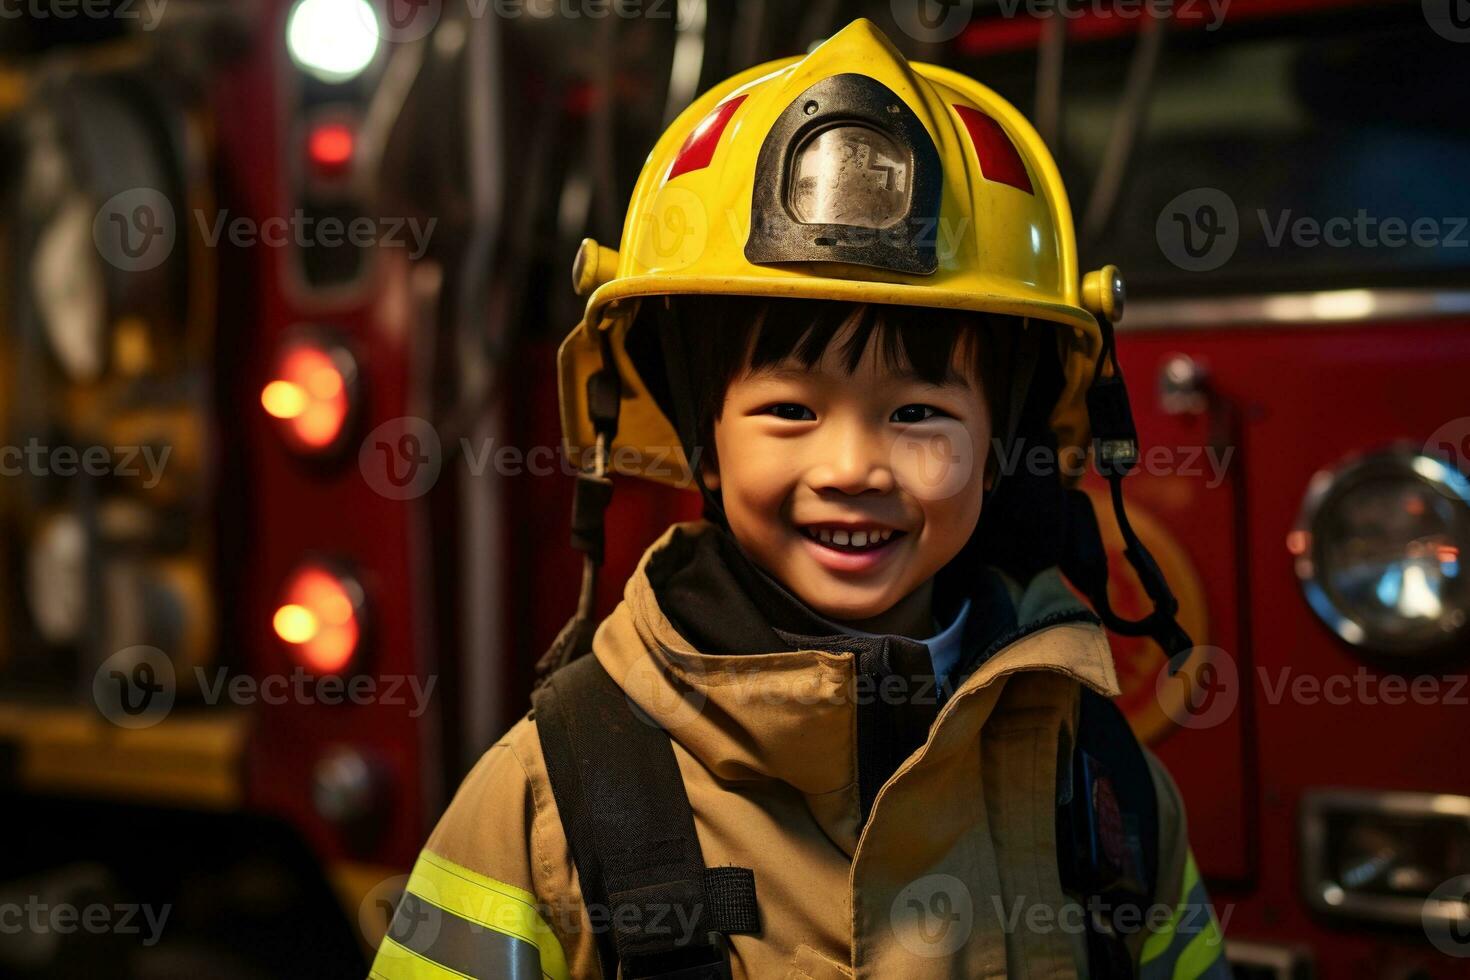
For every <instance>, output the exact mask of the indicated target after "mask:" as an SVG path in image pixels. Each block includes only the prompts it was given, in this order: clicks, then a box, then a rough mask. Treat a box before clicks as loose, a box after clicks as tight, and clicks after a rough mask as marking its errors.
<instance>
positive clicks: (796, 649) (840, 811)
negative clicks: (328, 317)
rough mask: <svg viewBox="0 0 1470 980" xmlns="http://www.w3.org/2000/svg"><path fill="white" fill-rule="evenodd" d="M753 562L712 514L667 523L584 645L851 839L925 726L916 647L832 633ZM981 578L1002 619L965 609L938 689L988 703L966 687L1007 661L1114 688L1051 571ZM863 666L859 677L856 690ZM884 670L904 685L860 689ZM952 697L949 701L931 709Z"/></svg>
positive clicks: (920, 649) (627, 682)
mask: <svg viewBox="0 0 1470 980" xmlns="http://www.w3.org/2000/svg"><path fill="white" fill-rule="evenodd" d="M721 539H724V540H723V541H722V540H721ZM731 548H734V552H735V554H734V556H733V558H734V560H732V561H719V562H712V561H710V557H711V556H712V555H714V556H717V557H718V556H723V557H725V558H730V557H731V551H730V549H731ZM753 574H754V575H758V576H763V575H764V573H760V572H759V570H758V569H756V568H755V567H754V566H753V565H750V564H749V563H748V562H747V561H745V560H743V556H740V555H739V554H738V548H735V547H734V545H733V542H732V541H729V540H728V537H727V536H726V535H725V534H724V533H723V532H720V531H719V530H718V529H717V528H716V527H715V526H714V525H711V524H709V523H708V522H705V521H693V522H688V523H682V524H675V525H674V526H672V527H671V528H669V530H668V531H666V532H665V533H664V535H663V536H662V537H661V538H660V539H659V540H658V541H657V542H655V543H654V544H653V546H652V547H650V548H649V549H648V551H646V552H645V553H644V555H643V558H642V560H641V561H640V562H639V564H638V568H637V570H636V571H635V572H634V574H633V575H632V577H631V578H630V579H629V580H628V583H627V586H626V588H625V590H624V600H623V602H622V603H620V604H619V605H618V607H617V608H616V609H615V610H614V612H613V613H612V615H611V616H609V617H608V619H606V620H605V621H604V622H603V623H602V625H601V626H600V627H599V628H598V631H597V635H596V638H595V640H594V643H593V650H594V653H595V654H596V656H597V657H598V659H599V660H600V661H601V662H602V664H603V666H604V667H605V668H606V669H607V671H608V673H609V674H610V675H611V676H612V678H613V679H614V680H615V681H616V682H617V683H618V684H619V685H620V686H621V687H622V688H623V690H624V691H625V692H626V693H627V694H628V696H629V698H630V699H632V700H633V701H634V702H636V703H637V704H638V706H639V707H640V708H642V709H643V710H644V711H645V712H646V713H647V714H648V715H649V716H650V717H651V718H652V720H654V721H655V722H657V723H658V724H659V725H660V726H662V727H664V728H665V729H667V730H668V731H669V733H670V735H671V737H672V738H673V739H674V740H675V741H677V742H678V743H679V744H680V745H681V746H682V747H683V748H684V749H686V750H687V751H688V752H689V753H690V754H691V755H693V756H694V757H695V759H696V760H698V762H699V763H700V764H701V765H702V766H704V767H705V768H706V769H707V770H709V771H710V773H711V774H712V775H713V776H714V777H715V778H717V779H719V780H723V781H747V780H755V779H771V778H774V779H778V780H781V781H782V782H785V783H787V784H789V785H791V786H793V787H795V788H796V789H797V790H799V791H800V792H801V793H802V794H803V795H804V796H806V798H807V801H808V804H809V806H811V808H812V810H813V812H814V813H815V814H816V815H817V817H818V819H819V820H820V821H821V822H822V823H823V825H824V827H825V828H826V829H827V830H828V832H829V833H834V834H835V836H834V839H839V838H842V839H848V840H850V841H852V842H855V840H856V832H857V829H858V828H859V827H860V826H861V824H862V822H863V820H864V819H865V817H866V812H867V809H868V805H869V804H870V803H871V801H872V798H873V795H874V793H875V792H876V789H877V788H878V787H879V786H881V784H882V782H883V781H885V780H886V779H887V778H888V776H889V775H891V774H892V772H893V771H894V769H896V768H897V766H898V764H900V763H901V762H902V761H903V759H904V758H905V757H907V756H908V755H910V754H911V753H912V752H913V751H914V750H915V749H917V748H918V747H920V746H922V745H923V744H924V743H925V741H926V740H928V739H929V736H930V735H931V733H932V729H933V727H934V726H933V722H934V720H935V718H936V716H937V715H938V711H939V708H938V699H937V698H936V697H935V696H934V693H933V690H932V670H931V669H930V668H929V664H928V651H927V649H926V648H925V647H924V646H923V644H920V643H918V642H916V641H912V640H905V639H904V638H902V637H875V638H867V637H858V636H851V635H847V634H843V633H841V632H840V630H839V629H838V628H836V627H835V624H832V623H831V622H830V621H827V620H824V619H822V617H820V616H818V615H817V614H816V613H815V612H814V611H812V610H810V609H809V608H807V607H806V606H805V605H804V604H803V603H800V601H799V600H797V599H795V597H794V596H791V595H790V593H789V592H786V591H785V590H784V589H781V588H780V586H779V583H775V582H774V580H771V579H769V577H765V581H764V582H762V581H760V579H759V578H752V575H753ZM996 580H997V581H998V582H1000V583H1001V584H1002V586H1003V593H1004V595H1005V597H1006V604H1007V605H1008V606H1009V607H1010V608H1011V609H1012V610H1013V613H1014V615H1015V616H1016V619H1015V620H1014V623H1012V622H1011V621H1010V620H1002V621H1001V627H1000V628H998V627H997V626H996V623H997V620H996V619H995V618H994V617H993V616H991V615H987V614H986V613H985V612H984V611H982V610H979V609H976V608H972V609H971V613H970V619H969V621H968V622H967V634H970V635H968V636H967V639H970V640H973V654H972V656H971V658H970V663H969V664H968V668H967V671H966V672H965V673H964V674H963V680H961V681H960V682H959V683H958V689H957V691H956V693H955V695H954V698H953V699H952V700H955V701H958V700H962V699H963V700H965V701H968V702H972V703H974V704H989V705H990V706H992V707H993V705H994V700H993V699H986V698H978V699H977V698H967V697H966V694H967V692H973V691H974V690H976V689H978V688H982V687H984V686H986V685H988V684H990V683H991V682H992V681H994V680H995V679H996V678H998V677H1001V676H1004V675H1005V674H1009V673H1011V672H1013V671H1015V670H1053V671H1058V672H1061V673H1064V674H1067V675H1069V676H1071V677H1073V678H1075V679H1076V680H1078V681H1080V682H1082V683H1085V684H1088V685H1089V686H1091V687H1093V688H1094V689H1096V690H1098V691H1099V692H1100V693H1103V694H1105V695H1115V694H1117V693H1118V683H1117V676H1116V673H1115V671H1114V669H1113V663H1112V658H1111V656H1110V655H1109V654H1108V650H1107V642H1106V639H1105V638H1104V636H1103V634H1102V630H1101V628H1100V627H1099V626H1097V624H1096V620H1095V618H1094V617H1091V616H1090V614H1087V613H1085V611H1084V610H1082V608H1081V606H1080V605H1079V604H1078V603H1077V602H1076V600H1075V599H1073V598H1071V594H1070V592H1069V591H1068V590H1067V588H1066V586H1065V585H1064V584H1062V581H1061V578H1060V576H1059V575H1058V574H1056V573H1055V571H1051V572H1046V573H1042V574H1041V575H1038V576H1037V577H1036V579H1034V580H1033V581H1032V582H1031V583H1030V584H1029V585H1028V586H1027V588H1026V589H1025V590H1020V589H1018V588H1016V587H1015V585H1014V583H1009V582H1006V581H1005V580H1004V579H1003V578H1001V577H999V576H997V579H996ZM772 587H774V588H775V589H778V590H779V591H772ZM752 593H754V595H756V596H759V599H756V598H753V597H752ZM783 594H784V598H783ZM991 601H998V600H991ZM767 610H769V613H767V612H766V611H767ZM676 623H677V625H676ZM776 623H779V624H780V625H774V624H776ZM1007 625H1009V629H1006V628H1004V627H1005V626H1007ZM971 631H974V632H973V634H971ZM992 634H995V635H992ZM925 673H928V675H929V681H930V685H931V687H930V689H929V690H928V691H927V692H926V691H924V690H922V689H921V688H922V686H923V676H924V674H925ZM864 675H866V676H864ZM885 678H886V679H887V680H886V681H885ZM865 680H866V681H871V683H872V684H873V685H874V686H870V687H869V688H868V689H867V690H866V692H865V691H864V689H863V687H862V683H863V681H865ZM894 680H896V681H897V682H898V686H899V687H900V688H903V687H904V685H909V686H908V687H906V688H904V690H902V691H901V692H900V696H899V697H898V698H897V699H891V698H888V697H876V696H874V695H875V691H876V690H877V687H876V685H878V684H882V683H886V682H887V681H894ZM865 694H866V695H867V696H866V697H865V696H864V695H865ZM926 696H927V701H928V703H927V706H926V705H925V704H924V702H925V700H926ZM895 703H896V704H897V706H898V708H899V711H898V712H896V713H895V712H894V711H893V710H892V709H893V708H894V706H895ZM874 705H878V707H879V709H881V711H882V712H884V713H883V714H882V715H881V716H879V715H875V714H874V711H875V709H874V708H873V706H874ZM965 707H966V706H965V705H960V704H950V705H948V706H947V708H946V710H945V714H946V715H951V714H954V713H956V712H954V711H951V710H949V709H951V708H953V709H964V708H965ZM975 724H976V730H977V731H978V727H979V722H976V723H975ZM875 753H876V755H875ZM895 755H896V758H894V756H895ZM879 757H881V758H879ZM875 758H877V759H878V761H877V762H874V761H873V760H874V759H875ZM862 760H867V762H866V763H864V762H863V761H862ZM864 768H866V769H867V770H869V771H867V772H864V771H861V770H863V769H864ZM844 828H845V829H844Z"/></svg>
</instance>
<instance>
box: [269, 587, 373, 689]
mask: <svg viewBox="0 0 1470 980" xmlns="http://www.w3.org/2000/svg"><path fill="white" fill-rule="evenodd" d="M364 605H365V599H364V596H363V592H362V587H361V586H359V585H358V584H357V583H356V582H355V581H353V580H352V579H350V578H348V577H346V576H344V575H339V574H337V573H336V572H333V571H331V570H330V569H328V568H326V567H324V566H322V565H318V564H314V563H311V564H305V565H301V566H300V567H298V568H297V569H296V571H295V572H293V573H292V574H291V577H290V578H289V579H287V581H286V587H285V588H284V589H282V590H281V599H280V602H279V603H278V604H277V606H276V611H275V614H274V615H273V616H272V617H271V627H272V629H274V631H275V634H276V636H277V637H279V638H280V640H281V642H283V643H284V644H286V646H287V648H288V649H289V650H290V651H291V654H292V655H293V656H294V657H295V658H296V659H297V660H298V661H300V663H301V665H302V666H303V667H305V668H307V669H308V670H311V671H313V672H315V673H318V674H337V673H341V672H342V671H343V670H344V669H345V668H346V667H347V665H348V664H350V663H351V662H352V659H353V657H354V656H356V654H357V649H358V646H359V644H360V643H361V640H362V616H363V607H364Z"/></svg>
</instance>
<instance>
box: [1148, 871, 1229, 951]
mask: <svg viewBox="0 0 1470 980" xmlns="http://www.w3.org/2000/svg"><path fill="white" fill-rule="evenodd" d="M1179 894H1180V899H1179V904H1178V905H1177V906H1175V908H1174V914H1173V916H1172V917H1170V919H1169V922H1168V923H1167V924H1166V925H1165V926H1164V927H1163V928H1162V929H1159V930H1158V931H1156V932H1154V933H1153V934H1151V935H1150V936H1149V937H1148V939H1147V940H1145V942H1144V944H1143V952H1142V954H1141V955H1140V957H1139V965H1140V970H1139V978H1140V980H1217V978H1218V980H1228V978H1229V976H1230V967H1229V965H1228V964H1227V963H1226V961H1225V937H1224V936H1223V935H1222V934H1221V932H1220V925H1219V923H1218V922H1216V921H1215V912H1214V909H1212V908H1211V907H1210V898H1209V896H1208V895H1206V894H1205V886H1204V882H1202V881H1200V877H1199V867H1198V866H1197V865H1196V864H1195V863H1194V854H1193V852H1191V853H1190V854H1189V855H1188V857H1187V859H1186V860H1185V863H1184V882H1183V887H1182V888H1180V890H1179Z"/></svg>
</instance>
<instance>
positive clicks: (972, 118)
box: [954, 105, 1036, 194]
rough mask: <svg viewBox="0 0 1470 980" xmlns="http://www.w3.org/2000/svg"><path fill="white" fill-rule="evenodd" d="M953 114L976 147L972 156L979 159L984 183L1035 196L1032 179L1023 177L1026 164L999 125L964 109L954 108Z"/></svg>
mask: <svg viewBox="0 0 1470 980" xmlns="http://www.w3.org/2000/svg"><path fill="white" fill-rule="evenodd" d="M954 111H955V112H957V113H959V116H960V121H961V122H963V123H964V124H965V129H966V130H968V131H969V133H970V142H971V143H973V144H975V155H976V156H978V157H979V158H980V172H981V173H982V174H984V175H985V179H986V180H994V181H998V182H999V183H1002V184H1010V185H1011V186H1012V187H1015V188H1018V189H1020V190H1023V191H1025V192H1026V193H1027V194H1034V193H1036V192H1035V191H1033V190H1032V189H1031V176H1030V175H1029V174H1027V173H1026V164H1025V163H1023V162H1022V161H1021V154H1020V153H1018V152H1017V151H1016V144H1014V143H1012V142H1011V138H1010V137H1009V136H1007V135H1006V131H1005V130H1003V129H1001V128H1000V123H998V122H996V121H995V120H994V119H991V118H990V117H989V116H987V115H986V114H985V113H983V112H981V111H980V110H979V109H972V108H970V107H969V106H967V105H957V106H955V107H954Z"/></svg>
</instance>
